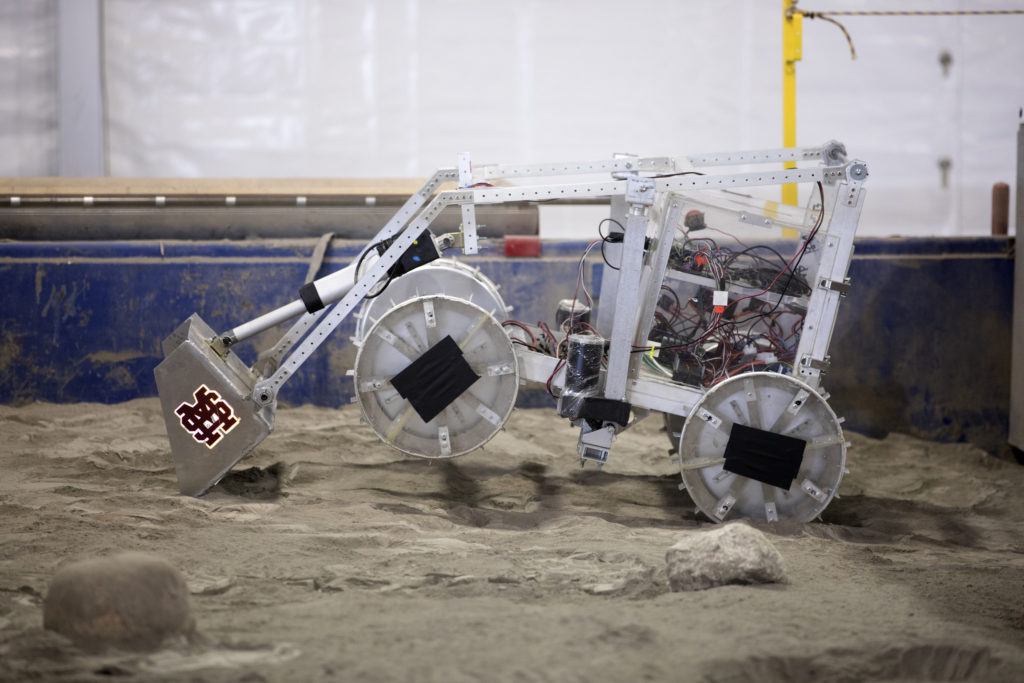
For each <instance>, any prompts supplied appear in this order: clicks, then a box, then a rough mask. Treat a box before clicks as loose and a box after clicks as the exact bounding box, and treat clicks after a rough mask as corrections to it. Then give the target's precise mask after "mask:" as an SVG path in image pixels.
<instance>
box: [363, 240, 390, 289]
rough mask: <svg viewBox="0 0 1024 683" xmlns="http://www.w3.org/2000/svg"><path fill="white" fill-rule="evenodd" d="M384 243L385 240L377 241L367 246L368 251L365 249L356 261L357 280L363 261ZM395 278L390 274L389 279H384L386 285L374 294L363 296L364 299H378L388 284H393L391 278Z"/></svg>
mask: <svg viewBox="0 0 1024 683" xmlns="http://www.w3.org/2000/svg"><path fill="white" fill-rule="evenodd" d="M382 244H384V242H377V243H376V244H371V245H370V246H369V247H367V248H366V251H364V252H363V253H362V255H361V256H360V257H359V261H358V262H356V272H355V275H354V276H353V277H354V279H355V280H356V281H358V280H359V269H360V268H362V267H363V261H365V260H366V257H367V256H368V255H369V253H370V252H371V251H373V250H374V249H376V248H377V247H379V246H380V245H382ZM393 279H394V278H392V277H391V276H390V275H388V279H387V280H385V281H384V286H383V287H381V288H380V289H379V290H378V291H376V292H374V293H373V294H367V295H366V296H364V297H363V298H364V299H376V298H377V297H378V296H380V295H381V294H383V293H384V290H385V289H387V288H388V285H390V284H391V280H393Z"/></svg>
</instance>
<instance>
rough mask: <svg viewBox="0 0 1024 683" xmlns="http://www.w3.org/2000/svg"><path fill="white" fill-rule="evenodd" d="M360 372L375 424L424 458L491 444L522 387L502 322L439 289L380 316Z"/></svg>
mask: <svg viewBox="0 0 1024 683" xmlns="http://www.w3.org/2000/svg"><path fill="white" fill-rule="evenodd" d="M354 379H355V389H356V395H357V397H358V400H359V405H360V407H361V408H362V411H363V417H364V418H365V419H366V422H367V423H368V424H369V425H370V427H371V428H372V429H373V431H374V432H376V433H377V435H378V436H379V437H380V438H381V439H382V440H384V441H385V442H387V443H388V444H390V445H391V446H393V447H394V448H397V449H398V450H400V451H402V452H404V453H408V454H410V455H416V456H420V457H426V458H450V457H454V456H457V455H462V454H464V453H468V452H469V451H472V450H474V449H476V448H479V447H480V446H482V445H484V444H485V443H487V442H488V441H489V440H490V439H491V438H492V437H493V436H494V435H495V434H497V433H498V431H499V430H500V429H501V428H502V426H503V425H504V424H505V422H506V421H507V420H508V417H509V415H510V414H511V413H512V409H513V407H514V406H515V402H516V396H517V394H518V392H519V369H518V365H517V363H516V355H515V350H514V349H513V348H512V342H511V341H510V340H509V338H508V335H506V334H505V331H504V329H503V328H502V326H501V323H500V322H498V320H497V319H496V318H495V317H494V316H493V315H491V313H490V312H488V311H486V310H484V309H483V308H481V307H480V306H477V305H475V304H472V303H470V302H468V301H464V300H462V299H457V298H454V297H449V296H441V295H434V296H422V297H416V298H413V299H410V300H409V301H406V302H404V303H401V304H399V305H397V306H395V307H394V308H392V309H391V310H389V311H387V312H386V313H385V314H384V315H382V316H381V317H380V319H378V320H377V322H376V323H375V324H374V325H373V326H372V327H371V328H370V329H369V331H368V332H367V334H366V337H365V338H364V339H363V340H362V341H361V342H359V352H358V353H357V355H356V364H355V372H354Z"/></svg>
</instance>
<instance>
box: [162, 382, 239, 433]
mask: <svg viewBox="0 0 1024 683" xmlns="http://www.w3.org/2000/svg"><path fill="white" fill-rule="evenodd" d="M193 396H195V399H196V402H195V403H189V402H188V401H185V402H184V403H182V404H181V405H180V406H178V407H177V409H176V410H175V411H174V414H175V415H177V416H178V417H179V418H181V426H182V427H183V428H184V429H185V431H186V432H188V433H189V434H191V435H192V438H193V439H195V440H196V441H198V442H199V443H204V444H206V447H207V448H213V447H214V446H215V445H216V444H217V442H218V441H220V438H221V437H222V436H224V435H225V434H227V433H228V432H230V431H231V430H232V429H234V428H235V427H237V426H238V423H239V418H238V417H236V416H235V411H234V410H233V409H232V408H231V405H230V404H228V402H227V401H223V400H221V397H220V394H218V393H217V392H216V391H211V390H210V389H209V388H208V387H207V386H206V385H205V384H203V385H200V387H199V388H198V389H196V391H195V393H194V394H193Z"/></svg>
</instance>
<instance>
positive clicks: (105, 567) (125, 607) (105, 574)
mask: <svg viewBox="0 0 1024 683" xmlns="http://www.w3.org/2000/svg"><path fill="white" fill-rule="evenodd" d="M43 627H44V628H47V629H50V630H52V631H56V632H57V633H60V634H61V635H63V636H66V637H68V638H70V639H71V640H73V641H74V642H75V643H76V644H78V645H80V646H82V647H86V648H89V649H99V648H102V647H105V646H117V647H121V648H126V649H132V650H151V649H155V648H158V647H159V646H160V645H161V644H162V643H163V642H164V640H165V639H167V638H168V637H171V636H176V635H186V636H187V635H191V634H192V633H193V632H194V628H195V622H194V620H193V618H192V611H191V606H190V604H189V590H188V586H187V585H186V584H185V579H184V577H183V576H182V575H181V573H179V572H178V570H177V569H175V568H174V567H172V566H171V565H170V564H168V563H167V562H166V561H165V560H163V559H161V558H159V557H154V556H152V555H145V554H143V553H122V554H119V555H114V556H111V557H101V558H96V559H89V560H83V561H80V562H72V563H70V564H68V565H66V566H64V567H62V568H61V569H60V570H59V571H58V572H57V574H56V576H54V577H53V581H52V582H51V583H50V588H49V590H48V591H47V593H46V598H45V600H44V601H43Z"/></svg>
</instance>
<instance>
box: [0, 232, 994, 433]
mask: <svg viewBox="0 0 1024 683" xmlns="http://www.w3.org/2000/svg"><path fill="white" fill-rule="evenodd" d="M314 242H315V241H314V240H294V241H287V240H265V241H247V242H163V243H159V242H122V243H114V242H92V243H67V242H61V243H37V242H31V243H29V242H11V243H2V244H0V284H2V286H3V289H4V296H3V301H2V304H0V307H2V308H0V320H2V321H3V329H2V333H0V402H2V403H20V402H25V401H32V400H46V401H54V402H72V401H76V402H77V401H98V402H103V403H112V402H118V401H123V400H128V399H132V398H137V397H140V396H154V395H155V394H156V386H155V384H154V381H153V373H152V370H153V367H154V366H155V365H156V364H157V363H158V362H159V361H160V359H161V354H160V342H161V340H162V339H163V338H164V337H165V336H166V335H167V334H168V333H170V332H171V331H172V330H173V329H174V327H175V326H176V325H177V324H178V323H179V322H180V321H182V320H184V319H185V318H186V317H188V316H189V315H190V314H191V313H193V312H194V311H197V312H199V313H200V315H202V317H203V318H204V319H205V320H206V321H207V322H208V323H209V324H210V325H211V326H212V327H213V328H214V329H218V330H227V329H229V328H231V327H233V326H235V325H236V324H238V323H240V322H244V321H246V320H249V319H251V318H253V317H255V316H256V315H258V314H260V313H262V312H264V311H266V310H269V309H271V308H273V307H276V306H279V305H282V304H284V303H286V302H288V301H290V300H291V299H292V298H294V296H295V292H296V291H297V288H298V286H299V285H301V284H302V280H303V278H304V277H305V274H306V270H307V259H308V258H309V256H310V254H311V253H312V249H313V245H314ZM359 246H360V244H358V243H342V242H336V243H335V244H334V245H333V246H332V247H331V249H330V250H329V251H328V253H327V258H326V261H325V265H324V271H322V272H327V271H329V270H333V269H335V268H338V267H340V266H342V265H344V264H347V263H348V262H349V261H350V260H351V259H352V258H353V256H354V255H355V254H356V253H357V250H358V247H359ZM584 246H585V245H584V244H582V243H545V245H544V257H543V258H542V259H506V258H504V257H502V256H500V255H490V256H489V255H486V254H485V255H483V256H480V257H476V258H473V259H466V260H467V261H470V262H472V263H474V264H475V265H478V266H479V267H480V268H481V270H482V271H483V272H484V273H485V274H486V275H488V276H489V277H490V278H491V279H493V280H494V281H495V282H497V283H499V284H500V285H501V286H502V294H503V296H504V297H505V298H506V301H507V302H508V303H510V304H512V305H514V306H515V307H516V309H515V311H514V312H513V314H512V315H513V316H514V317H516V318H519V319H521V320H524V321H526V322H536V321H537V320H541V319H544V320H549V319H550V318H553V317H554V316H553V312H554V310H555V306H556V304H557V302H558V300H559V299H562V298H565V297H571V296H572V293H573V289H574V288H575V284H576V263H577V261H578V258H579V254H580V253H581V252H582V250H583V248H584ZM602 268H603V265H602V264H601V262H600V259H599V258H597V259H592V260H591V261H590V262H589V264H588V266H587V268H586V271H587V277H588V281H590V282H593V285H594V289H597V285H598V282H599V279H600V275H601V271H602ZM850 276H851V277H852V279H853V285H854V287H853V290H852V291H851V293H850V295H849V296H848V297H847V298H846V299H845V300H844V302H843V304H842V306H841V308H840V314H839V320H838V322H837V326H836V331H835V336H834V337H833V342H832V348H831V354H832V358H833V367H832V370H831V371H830V372H829V374H828V375H827V376H826V377H825V380H824V386H825V388H826V389H828V391H829V392H831V394H832V399H831V403H832V405H833V406H834V407H835V409H836V411H837V412H838V413H839V414H840V415H844V416H845V417H846V418H847V426H848V427H850V428H852V429H854V430H858V431H863V432H866V433H869V434H874V435H881V434H884V433H886V432H888V431H901V432H908V433H912V434H916V435H920V436H924V437H928V438H934V439H939V440H945V441H962V440H966V441H971V442H973V443H977V444H978V445H981V446H982V447H985V448H988V449H996V448H999V447H1001V446H1002V445H1003V444H1005V442H1006V434H1007V430H1008V419H1009V417H1008V415H1009V410H1008V405H1009V381H1010V380H1009V367H1010V344H1011V333H1010V329H1011V315H1012V290H1013V259H1012V240H1008V239H1006V238H950V239H865V240H860V241H858V243H857V253H856V255H855V257H854V262H853V264H852V266H851V269H850ZM595 280H596V281H595ZM353 325H354V321H352V320H348V321H346V322H345V323H344V324H343V325H342V327H341V329H339V330H338V331H336V332H335V334H334V335H333V337H332V338H331V339H330V340H329V342H328V343H327V344H325V346H324V347H322V348H321V349H320V350H319V351H318V352H317V354H316V355H315V356H314V357H313V358H312V359H310V361H309V362H307V363H306V364H305V365H304V366H303V368H302V370H301V371H300V372H299V373H297V374H296V376H295V377H293V378H292V379H291V380H290V381H289V382H288V384H287V385H285V387H284V389H283V391H282V392H281V395H280V398H281V400H282V402H289V403H295V404H299V403H309V402H311V403H316V404H320V405H328V406H337V405H341V404H343V403H347V402H348V401H349V399H350V397H351V380H349V379H348V378H346V377H345V370H347V369H348V368H350V367H351V366H352V362H353V360H354V357H355V348H354V347H353V346H352V345H351V344H349V343H348V340H349V337H350V336H351V335H352V332H353ZM273 341H274V339H273V338H272V337H271V336H264V337H263V338H260V339H257V340H256V345H260V344H262V345H265V346H269V345H270V344H271V343H272V342H273ZM241 347H242V348H241V349H240V354H241V355H242V357H243V359H245V360H247V361H250V362H251V361H252V360H253V359H254V358H255V346H254V345H249V344H246V345H241ZM526 403H527V404H544V399H543V398H540V399H538V397H537V395H536V393H534V394H531V395H530V396H527V397H526Z"/></svg>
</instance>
